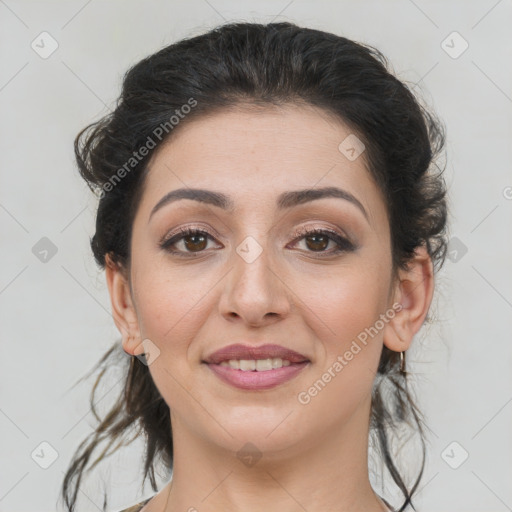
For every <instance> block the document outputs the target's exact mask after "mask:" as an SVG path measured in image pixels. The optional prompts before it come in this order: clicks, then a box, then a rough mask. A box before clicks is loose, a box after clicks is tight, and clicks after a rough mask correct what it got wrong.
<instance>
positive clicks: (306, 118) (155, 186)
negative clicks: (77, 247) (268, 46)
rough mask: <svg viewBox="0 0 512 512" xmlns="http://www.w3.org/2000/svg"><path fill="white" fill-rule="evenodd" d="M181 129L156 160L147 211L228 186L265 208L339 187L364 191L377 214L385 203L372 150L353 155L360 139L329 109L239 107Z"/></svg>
mask: <svg viewBox="0 0 512 512" xmlns="http://www.w3.org/2000/svg"><path fill="white" fill-rule="evenodd" d="M178 128H179V129H178V130H177V131H176V133H173V134H172V138H171V139H169V141H168V142H167V143H165V144H164V145H163V146H161V147H160V148H159V149H158V150H157V152H156V153H155V155H153V158H152V160H151V161H150V162H149V164H148V166H149V173H148V176H147V180H146V184H145V192H144V195H143V200H142V203H141V209H144V208H145V209H148V208H149V209H151V208H152V207H153V206H154V204H155V203H156V202H157V201H158V200H159V199H160V198H161V197H162V196H163V195H164V194H165V193H167V192H169V191H171V190H174V189H180V188H187V187H191V188H199V187H200V188H203V189H211V190H217V191H222V192H224V193H225V194H227V195H229V196H231V197H233V200H234V202H235V206H236V207H238V206H239V205H240V206H241V205H249V204H250V205H252V206H253V207H257V206H258V205H259V206H263V205H264V203H267V202H274V201H275V198H276V197H277V196H278V195H280V194H281V193H282V192H284V191H289V190H299V189H312V188H322V187H328V186H336V187H342V188H344V189H345V190H347V191H349V192H350V193H351V194H353V195H355V196H358V199H359V200H360V201H361V203H363V204H364V205H365V208H367V210H368V211H369V213H370V215H372V214H375V213H377V212H376V209H379V207H382V206H383V204H382V197H381V194H380V191H379V190H378V189H377V187H376V185H375V183H374V181H373V179H372V178H371V176H370V173H369V172H368V169H367V162H366V158H365V156H366V155H365V152H364V151H363V152H362V153H361V155H360V156H359V157H357V158H353V155H354V152H352V153H351V152H348V153H347V151H346V149H347V147H348V149H349V150H350V149H351V148H350V146H354V141H355V142H356V144H357V141H358V140H359V139H358V138H357V139H356V138H355V137H356V135H355V134H354V133H353V131H352V130H351V129H350V128H349V127H348V126H347V125H345V124H344V123H343V122H342V121H340V120H338V119H337V118H334V117H333V116H332V115H329V114H328V113H327V112H325V111H324V110H322V109H319V108H315V107H310V106H291V105H290V106H284V107H279V108H277V107H271V108H260V107H258V108H254V107H247V108H236V109H232V110H227V111H222V112H216V113H214V114H211V115H208V116H202V117H198V118H196V119H194V120H192V121H189V122H185V123H184V124H183V125H182V126H179V127H178ZM344 141H348V142H344ZM340 144H341V149H340ZM361 148H362V146H356V147H355V150H356V151H360V150H361ZM349 157H350V158H349ZM379 203H381V204H380V205H379ZM372 216H373V215H372Z"/></svg>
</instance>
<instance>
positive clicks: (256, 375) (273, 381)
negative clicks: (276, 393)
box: [207, 361, 309, 390]
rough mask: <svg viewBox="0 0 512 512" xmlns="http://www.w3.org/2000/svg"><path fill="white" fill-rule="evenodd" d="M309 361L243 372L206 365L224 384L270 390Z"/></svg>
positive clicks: (296, 372)
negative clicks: (271, 368)
mask: <svg viewBox="0 0 512 512" xmlns="http://www.w3.org/2000/svg"><path fill="white" fill-rule="evenodd" d="M308 363H309V361H304V362H303V363H292V364H291V365H290V366H282V367H281V368H276V369H275V370H267V371H264V372H258V371H243V370H235V369H233V368H231V367H229V366H221V365H219V364H208V365H207V366H208V367H209V368H210V369H211V370H212V372H213V373H215V375H217V377H219V378H220V379H221V380H223V381H224V382H227V383H228V384H231V385H232V386H235V387H237V388H241V389H254V390H258V389H270V388H273V387H275V386H279V384H283V383H284V382H287V381H289V380H290V379H292V378H293V377H295V375H297V374H298V373H299V372H300V371H301V370H302V369H304V368H305V367H306V366H307V365H308Z"/></svg>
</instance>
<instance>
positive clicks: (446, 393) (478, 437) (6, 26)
mask: <svg viewBox="0 0 512 512" xmlns="http://www.w3.org/2000/svg"><path fill="white" fill-rule="evenodd" d="M511 14H512V4H511V2H510V1H507V0H502V1H496V0H485V1H484V0H481V1H471V2H469V1H464V0H459V1H448V2H447V1H435V2H434V1H431V2H428V1H425V0H415V1H412V0H396V1H387V2H382V1H381V2H378V1H366V2H356V1H331V2H329V1H316V2H312V1H301V0H295V1H289V0H282V1H273V2H271V1H262V0H258V1H247V0H246V1H243V2H235V1H233V0H224V1H223V0H209V1H208V2H207V1H206V0H190V1H187V2H176V1H167V2H165V1H153V2H143V1H105V0H89V1H84V0H80V1H69V2H63V1H61V2H58V1H53V2H50V1H32V2H29V1H15V0H0V52H1V54H0V57H1V66H0V109H1V116H0V159H1V188H0V224H1V229H2V253H1V277H0V307H1V315H2V316H1V326H2V330H1V334H2V357H1V358H0V361H1V362H0V365H1V370H0V375H1V389H0V393H1V394H0V429H1V432H2V435H1V447H0V460H1V467H0V510H1V511H18V510H23V511H38V512H40V511H43V510H48V511H50V510H55V509H56V499H57V492H58V490H59V486H60V483H61V479H62V476H63V471H64V470H65V469H66V468H67V464H68V462H69V460H70V457H71V455H72V453H73V451H74V449H75V448H76V447H77V446H78V444H79V442H80V441H81V440H82V439H83V437H84V436H85V435H86V434H88V433H89V432H90V431H91V425H93V417H92V414H91V413H90V410H89V403H88V393H89V390H90V386H91V385H92V380H91V379H90V380H88V381H86V383H83V384H80V385H78V386H77V387H75V388H73V389H70V387H71V386H72V384H73V383H74V382H75V381H76V379H77V378H79V377H80V376H82V375H83V374H84V373H85V372H86V371H88V370H89V369H91V368H92V367H93V365H94V364H95V363H96V362H97V360H98V359H99V358H100V356H101V355H102V354H103V353H104V351H105V350H106V349H107V348H108V347H109V346H110V344H111V343H112V342H113V341H114V340H115V339H116V338H117V337H118V332H117V330H116V329H115V326H114V324H113V321H112V319H111V316H110V313H109V311H110V303H109V298H108V294H107V289H106V285H105V280H104V275H103V274H101V273H99V272H98V270H97V268H96V266H95V264H94V261H93V259H92V254H91V253H90V249H89V237H90V236H91V235H92V234H93V222H94V208H95V201H94V199H93V197H92V195H91V194H90V193H89V191H88V189H87V188H86V187H85V184H84V183H82V181H81V180H80V178H79V177H78V173H77V171H76V167H75V164H74V156H73V150H72V142H73V138H74V136H75V135H76V133H77V132H78V130H79V129H80V128H82V127H84V126H85V125H86V124H88V123H89V122H91V121H93V120H96V119H98V118H99V117H100V116H102V115H104V114H106V113H107V112H108V110H109V108H111V107H112V106H113V102H114V101H115V99H116V98H117V96H118V94H119V90H120V83H121V77H122V75H123V73H124V72H125V71H126V70H127V69H128V67H129V66H130V65H132V64H133V63H135V62H137V61H138V60H140V59H141V58H143V57H145V56H146V55H148V54H150V53H152V52H154V51H156V50H158V49H159V48H161V47H162V46H163V45H165V44H169V43H171V42H173V41H175V40H177V39H180V38H182V37H185V36H190V35H196V34H199V33H201V32H204V31H206V30H207V29H210V28H212V27H213V26H215V25H217V24H220V23H223V22H224V21H225V20H226V21H228V20H229V21H230V20H239V21H261V22H269V21H271V20H280V21H284V20H289V21H294V22H296V23H298V24H303V25H306V26H309V27H313V28H319V29H322V30H327V31H332V32H335V33H337V34H340V35H345V36H347V37H350V38H354V39H356V40H359V41H362V42H367V43H370V44H373V45H375V46H376V47H377V48H379V49H381V50H382V51H383V52H384V54H385V55H387V56H388V57H389V59H390V61H391V63H392V65H393V67H394V69H395V71H396V73H397V74H398V76H399V77H400V78H402V79H404V80H406V81H408V82H409V83H410V84H414V85H413V87H414V89H415V90H416V91H417V92H418V93H419V94H421V95H422V96H423V97H424V98H425V101H426V102H427V104H429V105H430V106H432V107H434V108H435V110H436V111H437V112H438V113H439V115H440V116H441V117H442V119H443V120H444V122H445V123H446V125H447V128H448V144H447V150H448V153H447V157H448V166H447V171H446V177H447V181H448V184H449V187H450V200H451V222H452V224H451V236H453V237H457V239H458V240H459V242H457V243H458V245H452V249H453V248H455V249H457V253H455V252H453V251H452V253H451V255H450V258H451V259H448V260H447V262H446V265H445V268H444V270H443V271H442V273H441V274H440V275H439V278H438V296H437V300H436V304H435V313H436V322H435V323H434V324H433V325H432V326H430V327H428V328H427V329H424V330H423V332H422V335H421V336H419V337H418V340H417V342H416V343H415V348H414V349H412V350H411V352H410V354H409V361H408V362H409V365H410V367H411V370H412V371H413V372H414V373H415V374H416V375H417V379H418V383H419V384H418V386H417V396H418V399H419V401H420V404H421V407H422V409H423V410H424V411H425V413H426V416H427V418H428V421H429V426H430V428H431V433H430V436H429V458H428V462H427V467H426V469H425V474H424V478H423V480H422V484H421V487H420V492H419V493H418V494H417V498H416V503H417V505H418V506H419V510H421V511H431V512H438V511H446V510H450V511H452V512H455V511H464V512H476V511H478V512H483V511H485V512H491V511H496V512H501V511H506V510H512V487H511V486H510V482H511V481H512V462H511V460H512V438H511V435H510V433H511V423H512V421H511V420H512V403H511V402H512V385H511V383H512V376H511V375H512V372H511V366H512V343H511V337H510V332H511V328H512V321H511V318H512V315H511V313H512V286H511V284H512V266H511V261H512V260H511V253H512V243H511V237H510V226H511V220H512V200H511V198H512V188H511V187H512V175H511V172H510V164H511V161H512V158H511V147H512V144H511V141H512V129H511V119H512V116H511V113H512V98H511V96H512V89H511V84H512V71H511V66H510V63H511V62H512V40H511V36H510V26H511V22H512V19H511V18H512V16H511ZM43 31H47V32H48V33H49V34H51V36H52V38H54V39H55V40H56V41H57V42H58V45H59V46H58V49H57V50H56V51H55V52H54V53H53V54H52V55H51V56H50V57H48V58H47V59H43V58H41V57H40V55H39V54H38V53H36V52H35V51H34V50H33V49H32V48H31V43H32V41H34V40H35V41H36V43H37V42H38V41H40V39H38V36H39V34H40V33H41V32H43ZM453 31H457V32H458V33H459V34H460V35H461V36H462V38H464V40H465V41H467V42H468V44H469V47H468V49H467V50H466V51H465V52H464V53H463V54H462V55H460V56H459V57H458V58H453V55H454V54H455V53H456V52H457V51H458V50H459V49H461V48H462V46H461V44H463V41H462V40H461V39H457V36H455V39H454V36H450V38H448V39H446V38H447V37H448V36H449V35H450V34H451V33H452V32H453ZM443 41H446V42H445V43H444V46H445V48H446V47H447V46H451V47H452V48H451V49H449V48H446V49H448V50H449V51H451V52H452V56H450V55H449V54H448V53H447V52H446V51H445V49H443V46H442V42H443ZM39 45H40V46H42V44H41V43H39ZM45 47H46V48H48V47H49V46H48V40H47V42H46V43H45ZM507 187H508V188H507ZM42 237H48V238H49V239H50V240H51V241H52V242H53V244H55V246H56V247H57V253H56V254H55V255H54V256H53V257H51V258H50V259H49V260H48V261H47V262H46V263H45V262H42V261H40V259H39V258H37V257H36V255H35V254H34V253H33V252H32V248H33V247H34V245H35V244H36V243H37V242H38V241H39V240H40V239H41V238H42ZM461 247H462V248H464V247H465V248H466V249H467V252H466V253H465V254H464V251H462V252H461V250H460V248H461ZM452 260H453V261H452ZM119 375H120V374H119ZM113 382H114V384H113V386H112V387H111V388H108V387H107V388H105V390H104V392H103V393H101V394H100V395H98V396H103V397H104V399H103V400H102V402H101V403H100V404H99V405H100V409H101V406H102V405H103V404H106V405H108V403H107V402H108V400H109V398H113V397H114V396H115V393H116V392H117V391H118V389H119V388H118V387H116V386H115V379H114V380H113ZM109 389H111V391H110V393H109ZM454 441H455V442H456V443H458V444H457V445H452V446H450V447H449V448H448V450H446V448H447V447H448V446H449V445H450V444H451V443H452V442H454ZM42 442H47V443H49V444H50V445H51V446H52V447H53V448H54V449H55V450H56V452H57V454H58V457H57V459H56V460H55V462H54V463H53V464H51V465H50V466H49V467H48V469H42V468H41V467H40V465H39V464H38V463H36V461H35V460H37V461H38V462H40V463H41V462H44V460H45V458H46V461H47V462H49V461H50V459H49V457H50V456H51V451H50V450H49V449H48V447H47V446H46V445H43V447H42V448H41V447H40V443H42ZM141 448H142V445H133V447H132V448H130V449H127V450H125V452H123V454H122V456H120V457H118V458H116V459H115V460H114V459H112V460H111V463H110V466H108V465H107V466H105V467H102V468H101V469H100V471H99V472H97V473H96V474H95V475H94V478H93V479H92V480H91V482H90V483H88V484H84V486H83V488H82V492H81V494H80V499H81V500H83V504H84V505H83V508H82V510H97V506H96V505H98V506H100V505H101V500H100V497H99V494H98V493H99V490H101V489H102V488H103V487H106V488H107V489H109V490H110V491H111V493H112V494H111V496H112V498H111V501H110V504H111V507H112V510H116V509H118V508H119V507H121V506H127V505H129V504H131V503H133V502H135V501H136V500H138V499H140V498H141V495H140V494H139V489H138V485H139V484H138V482H139V481H138V477H139V468H140V466H141V456H140V451H138V450H140V449H141ZM34 450H36V455H34V459H35V460H34V459H33V458H32V457H31V454H32V453H33V452H34ZM41 450H42V451H41ZM463 450H465V451H467V452H468V454H469V456H468V458H467V460H465V462H464V463H463V464H461V465H460V466H459V467H458V468H457V469H453V468H452V467H450V465H449V464H448V463H447V461H449V462H450V464H451V465H452V466H455V465H457V464H458V463H460V461H461V460H462V459H461V457H462V455H463V453H464V452H463ZM37 454H39V458H38V457H37ZM443 454H444V455H443ZM109 475H112V476H113V478H112V482H110V481H109V480H105V482H103V479H108V478H109ZM164 481H165V479H163V480H162V483H164ZM376 485H377V484H376ZM377 487H378V486H377ZM150 494H152V493H151V490H150V489H149V486H148V487H147V490H146V492H145V496H149V495H150ZM386 496H389V494H386ZM394 503H395V505H397V504H398V502H396V501H395V502H394Z"/></svg>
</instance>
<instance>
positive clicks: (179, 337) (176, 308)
mask: <svg viewBox="0 0 512 512" xmlns="http://www.w3.org/2000/svg"><path fill="white" fill-rule="evenodd" d="M139 265H140V268H142V270H140V271H139V272H138V273H137V278H136V280H135V281H134V289H135V290H136V297H135V298H136V303H137V311H138V315H139V324H140V329H141V335H142V336H143V337H144V338H149V339H151V340H152V341H153V342H154V343H155V344H156V345H157V346H158V347H159V349H160V351H161V352H162V353H169V354H171V353H173V354H176V353H179V352H182V351H184V350H186V348H187V345H188V343H189V341H190V340H191V339H193V338H194V335H195V333H196V332H197V330H198V329H199V328H200V325H201V324H202V323H203V322H204V317H205V315H206V309H207V307H206V306H207V302H208V290H209V289H210V287H209V286H208V282H207V279H206V278H205V277H203V276H194V277H193V278H191V276H190V275H189V273H188V272H184V271H181V272H180V271H177V270H172V271H171V269H170V268H169V266H168V265H167V266H159V265H155V264H154V262H149V261H148V262H147V264H143V263H142V262H141V263H139ZM212 286H213V284H212ZM173 360H174V361H176V359H173Z"/></svg>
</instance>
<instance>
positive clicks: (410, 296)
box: [384, 246, 434, 352]
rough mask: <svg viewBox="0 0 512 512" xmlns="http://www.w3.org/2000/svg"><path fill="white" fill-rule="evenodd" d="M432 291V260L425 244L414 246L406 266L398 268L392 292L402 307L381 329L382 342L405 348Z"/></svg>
mask: <svg viewBox="0 0 512 512" xmlns="http://www.w3.org/2000/svg"><path fill="white" fill-rule="evenodd" d="M433 292H434V272H433V266H432V260H431V258H430V255H429V254H428V251H427V249H426V247H424V246H421V247H419V248H417V249H416V251H415V256H414V257H413V258H412V260H411V261H410V262H409V263H408V267H407V269H400V270H399V272H398V277H397V284H396V289H395V293H394V297H395V301H396V302H398V303H400V304H401V309H400V311H398V312H397V313H396V315H395V316H394V317H393V318H392V319H391V320H390V321H389V323H388V324H387V325H386V328H385V330H384V344H385V345H386V347H388V348H389V349H390V350H393V351H395V352H402V351H404V350H407V349H408V348H409V347H410V345H411V342H412V340H413V337H414V335H415V334H416V333H417V332H418V331H419V330H420V327H421V326H422V325H423V322H424V321H425V318H426V316H427V313H428V310H429V308H430V304H431V302H432V296H433Z"/></svg>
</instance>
